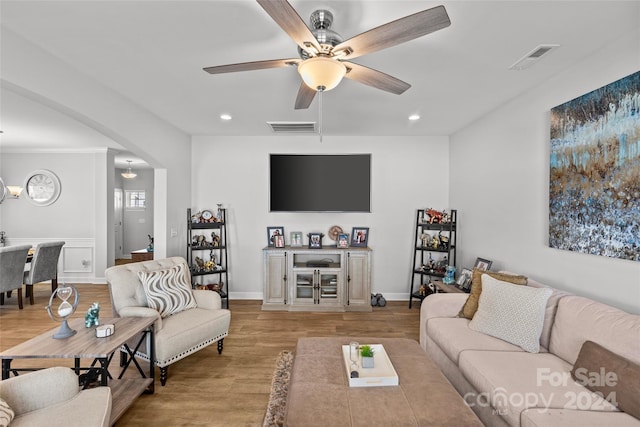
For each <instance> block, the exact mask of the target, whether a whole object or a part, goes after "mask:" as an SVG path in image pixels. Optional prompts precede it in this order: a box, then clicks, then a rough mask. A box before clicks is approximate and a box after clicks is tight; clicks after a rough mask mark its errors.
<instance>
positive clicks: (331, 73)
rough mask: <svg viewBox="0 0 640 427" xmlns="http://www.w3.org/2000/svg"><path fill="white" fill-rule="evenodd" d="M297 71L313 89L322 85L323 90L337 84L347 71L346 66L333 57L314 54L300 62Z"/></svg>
mask: <svg viewBox="0 0 640 427" xmlns="http://www.w3.org/2000/svg"><path fill="white" fill-rule="evenodd" d="M298 73H299V74H300V77H302V80H303V81H304V83H305V84H306V85H307V86H309V87H310V88H311V89H313V90H318V88H320V87H324V89H323V90H324V91H327V90H331V89H333V88H334V87H336V86H338V84H340V82H341V81H342V78H343V77H344V75H345V74H346V73H347V67H345V65H344V64H343V63H342V62H340V61H337V60H335V59H331V58H326V57H323V56H316V57H315V58H309V59H307V60H306V61H303V62H301V63H300V64H299V65H298Z"/></svg>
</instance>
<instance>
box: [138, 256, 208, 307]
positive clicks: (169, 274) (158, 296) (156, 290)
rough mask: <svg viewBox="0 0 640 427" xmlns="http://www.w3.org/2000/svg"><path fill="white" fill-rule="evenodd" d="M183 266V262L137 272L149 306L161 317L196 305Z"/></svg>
mask: <svg viewBox="0 0 640 427" xmlns="http://www.w3.org/2000/svg"><path fill="white" fill-rule="evenodd" d="M185 268H186V266H185V264H178V265H176V266H174V267H171V268H168V269H166V270H156V271H139V272H138V277H139V278H140V281H141V282H142V287H143V289H144V293H145V295H146V296H147V302H148V304H149V307H150V308H153V309H155V310H157V311H158V313H160V316H161V317H167V316H171V315H172V314H175V313H179V312H181V311H184V310H187V309H190V308H196V307H197V306H198V305H197V304H196V300H195V298H194V297H193V292H192V290H191V283H189V281H188V277H189V276H188V274H186V271H185Z"/></svg>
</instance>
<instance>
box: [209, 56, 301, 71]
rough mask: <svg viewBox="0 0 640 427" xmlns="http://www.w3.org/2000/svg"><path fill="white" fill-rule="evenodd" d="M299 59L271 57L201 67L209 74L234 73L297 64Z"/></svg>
mask: <svg viewBox="0 0 640 427" xmlns="http://www.w3.org/2000/svg"><path fill="white" fill-rule="evenodd" d="M300 61H301V60H300V59H297V58H291V59H271V60H267V61H253V62H241V63H239V64H227V65H217V66H214V67H206V68H203V70H204V71H206V72H207V73H210V74H222V73H235V72H237V71H251V70H264V69H266V68H279V67H288V66H291V65H297V64H298V63H299V62H300Z"/></svg>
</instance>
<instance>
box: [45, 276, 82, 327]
mask: <svg viewBox="0 0 640 427" xmlns="http://www.w3.org/2000/svg"><path fill="white" fill-rule="evenodd" d="M71 296H73V304H71V303H69V299H70V298H71ZM55 297H58V298H60V300H62V302H61V303H60V305H59V306H58V308H57V309H56V313H54V312H53V309H52V308H51V306H52V305H53V301H54V298H55ZM78 299H79V295H78V290H77V289H76V288H75V287H74V286H71V285H66V284H64V283H63V284H62V286H59V287H58V288H57V289H56V290H55V291H53V292H52V293H51V297H50V298H49V305H48V306H47V307H46V309H47V312H48V313H49V317H51V319H52V320H55V321H56V322H62V325H61V326H60V329H59V330H58V332H56V333H55V334H53V338H55V339H62V338H69V337H70V336H72V335H74V334H75V333H76V331H75V330H74V329H71V328H70V327H69V324H68V323H67V319H68V318H69V317H70V316H71V315H72V314H73V313H74V312H75V311H76V308H78Z"/></svg>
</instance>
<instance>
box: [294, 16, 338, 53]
mask: <svg viewBox="0 0 640 427" xmlns="http://www.w3.org/2000/svg"><path fill="white" fill-rule="evenodd" d="M309 22H310V24H311V33H312V34H313V35H314V36H315V38H316V39H317V40H318V43H320V47H321V48H322V49H323V51H322V52H319V53H325V54H328V53H329V51H330V48H332V47H334V46H336V45H338V44H340V43H342V42H343V41H344V39H343V38H342V36H341V35H340V34H338V33H336V32H335V31H333V30H330V29H329V27H331V24H332V23H333V14H332V13H331V12H329V11H328V10H322V9H321V10H316V11H314V12H313V13H312V14H311V17H310V18H309ZM298 54H299V55H300V58H302V59H303V60H305V59H309V58H310V57H311V55H309V53H308V52H307V51H305V50H303V49H302V48H300V47H298Z"/></svg>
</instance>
